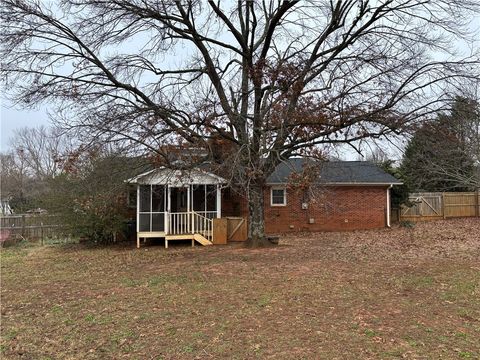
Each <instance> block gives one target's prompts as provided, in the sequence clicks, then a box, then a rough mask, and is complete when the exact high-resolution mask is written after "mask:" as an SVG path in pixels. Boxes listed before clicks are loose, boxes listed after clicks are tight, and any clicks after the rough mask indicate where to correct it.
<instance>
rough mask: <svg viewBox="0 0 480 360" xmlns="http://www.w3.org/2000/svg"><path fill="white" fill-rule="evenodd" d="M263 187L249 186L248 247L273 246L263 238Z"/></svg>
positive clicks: (260, 185)
mask: <svg viewBox="0 0 480 360" xmlns="http://www.w3.org/2000/svg"><path fill="white" fill-rule="evenodd" d="M263 193H264V186H263V184H250V186H249V188H248V241H247V246H250V247H266V246H272V245H273V244H272V243H270V242H269V241H268V239H267V238H266V236H265V218H264V205H265V204H264V201H263Z"/></svg>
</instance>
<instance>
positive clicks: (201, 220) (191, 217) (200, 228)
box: [166, 211, 216, 239]
mask: <svg viewBox="0 0 480 360" xmlns="http://www.w3.org/2000/svg"><path fill="white" fill-rule="evenodd" d="M215 214H216V213H215ZM205 215H207V216H212V219H210V218H209V217H207V216H205ZM168 221H169V222H168V231H167V232H166V233H167V234H168V235H184V234H201V235H202V236H203V237H204V238H206V239H210V238H211V237H212V231H213V212H207V213H206V214H201V213H198V212H195V211H191V212H175V213H169V214H168Z"/></svg>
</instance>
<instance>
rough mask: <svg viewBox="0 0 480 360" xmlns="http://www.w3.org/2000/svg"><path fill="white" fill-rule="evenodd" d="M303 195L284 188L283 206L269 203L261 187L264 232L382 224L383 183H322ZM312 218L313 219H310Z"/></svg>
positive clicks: (384, 201)
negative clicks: (305, 203) (312, 194)
mask: <svg viewBox="0 0 480 360" xmlns="http://www.w3.org/2000/svg"><path fill="white" fill-rule="evenodd" d="M311 198H312V199H311V200H310V201H309V202H308V208H307V209H302V202H304V201H305V200H306V199H307V197H306V195H305V194H304V193H303V192H299V191H294V190H293V189H287V205H286V206H270V188H268V190H267V191H265V231H266V232H267V234H275V233H283V232H293V231H337V230H358V229H374V228H382V227H385V226H386V206H387V204H386V201H387V190H386V187H364V186H355V187H353V186H352V187H343V186H338V187H326V188H322V189H319V190H318V191H316V193H315V195H314V196H311ZM310 219H313V223H310Z"/></svg>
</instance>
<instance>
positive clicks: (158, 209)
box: [138, 185, 165, 231]
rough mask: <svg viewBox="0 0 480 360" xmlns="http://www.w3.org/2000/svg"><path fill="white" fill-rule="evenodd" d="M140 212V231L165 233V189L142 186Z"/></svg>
mask: <svg viewBox="0 0 480 360" xmlns="http://www.w3.org/2000/svg"><path fill="white" fill-rule="evenodd" d="M138 211H139V214H138V215H139V216H138V221H139V224H138V230H139V231H164V228H165V222H164V218H165V187H164V186H163V185H140V187H139V206H138Z"/></svg>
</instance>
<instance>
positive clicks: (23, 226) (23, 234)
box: [22, 215, 26, 239]
mask: <svg viewBox="0 0 480 360" xmlns="http://www.w3.org/2000/svg"><path fill="white" fill-rule="evenodd" d="M25 226H26V224H25V215H22V238H24V239H25Z"/></svg>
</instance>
